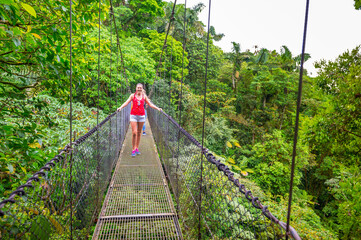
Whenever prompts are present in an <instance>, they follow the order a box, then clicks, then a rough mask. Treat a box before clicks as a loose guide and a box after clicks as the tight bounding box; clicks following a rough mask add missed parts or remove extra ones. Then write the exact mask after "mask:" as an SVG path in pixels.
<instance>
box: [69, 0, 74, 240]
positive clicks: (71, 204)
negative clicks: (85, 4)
mask: <svg viewBox="0 0 361 240" xmlns="http://www.w3.org/2000/svg"><path fill="white" fill-rule="evenodd" d="M69 5H70V12H69V14H70V39H69V44H70V47H69V51H70V76H69V77H70V96H69V98H70V99H69V104H70V106H69V124H70V133H69V135H70V136H69V140H70V167H69V171H70V180H69V181H70V184H69V187H70V193H69V198H70V239H73V173H72V171H73V56H72V54H73V16H72V15H73V1H72V0H70V1H69Z"/></svg>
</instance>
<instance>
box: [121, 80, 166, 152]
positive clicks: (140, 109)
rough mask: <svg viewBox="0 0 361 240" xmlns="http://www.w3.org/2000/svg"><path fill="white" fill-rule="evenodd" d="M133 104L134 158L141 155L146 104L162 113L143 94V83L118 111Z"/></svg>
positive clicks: (139, 84)
mask: <svg viewBox="0 0 361 240" xmlns="http://www.w3.org/2000/svg"><path fill="white" fill-rule="evenodd" d="M130 102H132V109H131V111H130V125H131V127H132V147H133V151H132V157H135V156H136V155H137V154H140V152H139V150H138V147H139V143H140V136H141V133H142V128H143V124H144V123H145V109H144V102H146V103H147V104H148V106H149V107H151V108H154V109H157V110H158V111H162V109H161V108H158V107H157V106H155V105H154V104H153V103H151V102H150V100H149V98H148V97H147V96H146V95H145V94H144V92H143V85H142V84H141V83H138V84H137V87H136V92H135V93H134V94H132V95H130V97H129V98H128V100H127V101H126V102H125V103H123V105H122V106H120V108H118V111H120V110H122V108H124V107H125V106H127V105H128V104H129V103H130Z"/></svg>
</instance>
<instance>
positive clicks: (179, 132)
mask: <svg viewBox="0 0 361 240" xmlns="http://www.w3.org/2000/svg"><path fill="white" fill-rule="evenodd" d="M186 24H187V0H185V1H184V19H183V56H182V76H181V85H180V92H179V102H178V111H179V118H178V124H179V126H180V127H182V122H181V120H182V100H183V78H184V56H185V49H186ZM180 134H181V128H179V130H178V135H177V142H178V146H177V153H178V154H177V166H176V172H178V170H179V148H180ZM176 196H177V198H176V201H177V212H179V186H178V175H176Z"/></svg>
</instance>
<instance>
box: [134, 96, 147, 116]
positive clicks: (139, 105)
mask: <svg viewBox="0 0 361 240" xmlns="http://www.w3.org/2000/svg"><path fill="white" fill-rule="evenodd" d="M144 102H145V99H144V97H143V94H142V98H141V99H140V100H139V99H138V98H137V97H136V94H135V93H134V96H133V105H132V110H131V111H130V114H131V115H145V110H144Z"/></svg>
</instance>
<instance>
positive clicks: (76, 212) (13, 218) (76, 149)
mask: <svg viewBox="0 0 361 240" xmlns="http://www.w3.org/2000/svg"><path fill="white" fill-rule="evenodd" d="M129 112H130V106H128V107H127V108H124V109H123V110H122V111H121V112H116V113H113V114H111V115H109V116H108V117H107V118H106V119H105V120H104V121H103V122H101V123H100V124H99V125H98V126H96V127H95V128H93V129H92V130H90V131H89V132H88V133H87V134H85V135H84V136H82V137H80V138H79V139H77V140H76V141H75V142H73V148H72V149H70V145H69V144H68V145H67V146H66V147H65V148H64V149H63V150H61V152H60V153H59V154H58V155H57V156H56V157H54V158H53V159H52V160H51V161H49V162H48V163H46V164H45V166H44V167H42V168H41V169H40V170H39V171H38V172H36V173H35V174H34V175H33V177H31V178H29V179H28V181H27V182H26V183H25V184H23V185H21V186H19V187H18V188H17V190H15V191H14V192H13V193H11V194H10V196H9V198H8V199H6V200H4V201H2V202H1V203H0V207H1V209H0V210H1V212H0V214H1V215H2V216H1V217H0V225H1V230H0V231H1V235H0V238H1V239H41V240H43V239H69V238H70V237H71V236H72V237H73V238H74V239H87V238H88V235H89V234H91V229H92V227H93V226H94V225H95V222H96V220H97V219H96V218H97V216H98V214H99V211H100V209H101V203H102V200H103V196H104V193H105V190H106V187H107V185H108V183H109V181H110V177H111V173H112V170H113V168H114V166H115V163H116V160H117V158H118V155H119V151H120V149H121V146H122V143H123V141H124V138H125V134H126V130H127V129H128V125H129ZM71 165H72V166H71ZM71 212H72V214H71Z"/></svg>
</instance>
